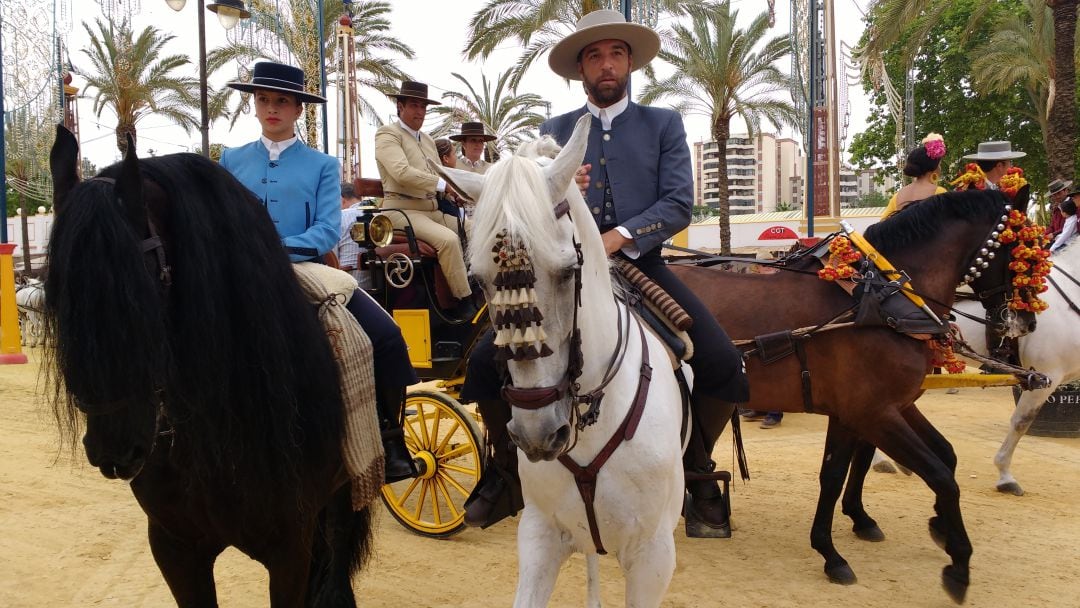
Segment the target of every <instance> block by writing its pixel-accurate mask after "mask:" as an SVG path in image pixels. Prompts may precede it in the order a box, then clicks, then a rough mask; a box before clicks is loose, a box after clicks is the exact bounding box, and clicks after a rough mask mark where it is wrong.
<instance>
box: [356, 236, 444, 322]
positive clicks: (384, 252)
mask: <svg viewBox="0 0 1080 608" xmlns="http://www.w3.org/2000/svg"><path fill="white" fill-rule="evenodd" d="M416 246H417V248H418V249H419V250H420V258H421V259H423V258H430V259H432V260H435V263H434V267H435V300H436V302H437V303H438V305H439V308H442V309H449V308H453V307H454V306H455V304H456V302H457V300H456V299H455V298H454V296H453V295H451V294H450V284H449V283H447V282H446V276H445V275H444V274H443V271H442V268H441V267H440V266H439V255H438V253H437V252H436V251H435V248H434V247H432V246H431V245H429V244H428V243H427V242H425V241H421V240H420V239H417V240H416ZM394 253H401V254H404V255H407V256H410V257H411V256H412V250H411V249H410V248H409V239H408V237H406V236H405V233H404V232H401V231H398V230H395V231H394V238H393V240H392V241H390V244H389V245H387V246H385V247H376V248H375V255H377V256H379V258H380V259H386V258H387V257H389V256H390V255H391V254H394ZM417 271H419V269H417ZM413 280H414V281H422V280H423V279H420V278H419V277H416V278H414V279H413ZM418 284H422V283H418Z"/></svg>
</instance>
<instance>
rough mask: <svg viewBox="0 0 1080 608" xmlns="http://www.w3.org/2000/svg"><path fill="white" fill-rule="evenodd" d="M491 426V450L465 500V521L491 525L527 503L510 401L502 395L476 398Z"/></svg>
mask: <svg viewBox="0 0 1080 608" xmlns="http://www.w3.org/2000/svg"><path fill="white" fill-rule="evenodd" d="M476 407H477V409H479V410H480V416H481V417H482V418H483V420H484V426H485V427H486V428H487V440H488V441H487V444H488V446H490V450H489V452H488V454H487V455H486V457H485V459H484V473H483V475H481V477H480V482H479V483H477V484H476V487H475V488H474V489H473V491H472V494H470V495H469V498H468V500H466V501H465V523H466V524H467V525H469V526H473V527H478V528H487V527H488V526H491V525H492V524H495V523H497V522H499V521H502V520H503V519H505V518H506V517H510V516H513V515H517V513H518V511H520V510H521V509H522V507H524V506H525V503H524V501H523V500H522V497H521V480H520V479H518V472H517V446H515V445H514V443H513V442H512V441H511V440H510V434H509V433H507V432H506V424H507V423H508V422H510V405H509V404H508V403H506V402H505V401H501V400H498V399H493V400H481V401H477V402H476Z"/></svg>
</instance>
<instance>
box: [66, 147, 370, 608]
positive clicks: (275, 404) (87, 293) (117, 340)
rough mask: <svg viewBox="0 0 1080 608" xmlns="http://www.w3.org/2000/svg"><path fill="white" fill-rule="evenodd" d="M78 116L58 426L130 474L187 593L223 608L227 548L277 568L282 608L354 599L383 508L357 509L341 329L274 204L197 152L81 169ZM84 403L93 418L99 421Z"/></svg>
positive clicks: (171, 574)
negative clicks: (327, 318)
mask: <svg viewBox="0 0 1080 608" xmlns="http://www.w3.org/2000/svg"><path fill="white" fill-rule="evenodd" d="M77 163H78V147H77V143H76V141H75V138H74V137H73V136H72V134H71V133H70V132H68V131H67V130H66V129H64V128H63V127H60V128H58V129H57V137H56V142H55V143H54V144H53V149H52V155H51V167H52V175H53V180H54V185H55V194H54V205H55V210H56V223H55V226H54V227H53V232H52V238H51V242H50V245H49V262H50V272H49V275H48V279H47V281H46V285H47V293H48V296H47V302H46V308H47V317H48V318H47V321H46V324H47V334H48V335H49V337H50V342H51V343H53V344H55V349H54V351H53V352H52V354H51V356H50V357H49V360H48V361H47V366H46V369H47V370H48V371H47V373H48V374H49V377H50V379H51V380H52V381H54V383H55V387H56V388H55V392H54V395H53V401H54V409H55V413H56V416H57V421H58V422H59V424H60V428H61V432H62V434H63V436H64V438H65V440H67V441H70V442H71V443H72V444H74V442H75V440H76V439H77V437H78V433H79V431H80V430H81V427H82V424H83V422H84V420H85V436H84V437H83V444H84V445H85V448H86V455H87V458H88V459H89V461H90V463H91V464H92V465H94V466H96V467H98V468H99V469H100V470H101V472H102V474H104V475H105V477H107V478H110V479H113V478H120V479H127V480H130V482H131V489H132V492H133V493H134V494H135V498H136V500H138V502H139V505H140V506H141V507H142V509H143V511H145V512H146V514H147V518H148V521H149V540H150V548H151V550H152V551H153V555H154V559H155V560H156V562H157V564H158V567H159V568H160V569H161V573H162V575H163V576H164V577H165V581H166V582H167V583H168V585H169V589H170V590H171V591H172V594H173V596H174V598H175V599H176V602H177V604H178V605H180V606H216V605H217V599H216V592H215V587H214V578H213V565H214V560H215V559H216V558H217V556H218V555H219V554H220V553H221V552H222V551H223V550H224V549H225V548H226V547H229V546H233V547H236V548H237V549H239V550H241V551H243V552H244V553H246V554H247V555H248V556H250V557H251V558H253V559H255V560H257V561H259V562H261V563H262V564H264V565H265V566H266V568H267V570H268V571H269V573H270V602H271V605H272V606H301V605H308V606H355V605H356V604H355V600H354V596H353V592H352V587H351V578H352V575H353V574H354V573H356V572H357V571H358V570H359V569H360V567H361V566H362V565H363V563H364V561H365V560H366V558H367V556H368V553H369V552H370V546H371V545H370V542H371V514H370V509H369V508H365V509H363V510H361V511H355V512H354V511H353V509H352V505H351V500H350V484H349V483H348V479H347V475H346V473H345V469H344V467H343V464H342V458H341V441H342V433H343V431H342V429H343V423H342V421H343V418H344V413H343V407H342V399H341V396H340V394H339V391H338V386H339V383H338V375H337V374H338V372H337V367H336V366H335V363H334V360H333V358H332V352H331V348H330V345H329V342H328V340H327V338H326V333H325V331H324V330H323V329H322V327H321V326H320V324H319V321H318V319H317V317H316V311H315V309H314V307H313V306H312V305H311V304H309V303H308V302H307V300H306V299H305V297H304V295H303V294H302V293H301V290H300V287H299V285H298V283H297V281H296V278H295V276H294V274H293V270H292V268H291V265H290V263H289V259H288V257H287V255H286V254H285V251H284V249H283V248H282V246H281V240H280V238H279V236H278V234H277V231H276V230H275V228H274V225H273V223H272V222H271V220H270V218H269V216H268V215H267V214H266V212H265V210H264V209H263V207H262V206H261V205H260V203H259V201H258V200H256V199H255V197H254V196H253V195H252V194H251V193H250V191H248V190H247V189H246V188H244V187H243V186H242V185H241V184H240V183H239V182H237V181H236V180H235V179H234V178H233V177H232V175H230V174H229V173H228V172H227V171H225V170H224V169H222V168H221V167H220V166H219V165H217V164H216V163H214V162H212V161H210V160H207V159H205V158H203V157H201V156H198V155H195V154H173V155H169V156H162V157H158V158H151V159H145V160H139V159H137V158H136V155H135V152H134V145H133V143H131V142H130V140H129V147H128V153H127V155H126V156H125V158H124V160H123V161H122V162H121V163H118V164H116V165H113V166H111V167H109V168H107V169H105V170H104V171H102V172H101V173H100V174H99V175H98V176H97V177H94V178H92V179H89V180H86V181H80V180H79V177H78V175H77V173H76V166H77ZM84 415H85V416H84Z"/></svg>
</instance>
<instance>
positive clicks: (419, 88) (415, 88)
mask: <svg viewBox="0 0 1080 608" xmlns="http://www.w3.org/2000/svg"><path fill="white" fill-rule="evenodd" d="M387 95H388V96H390V97H393V98H395V99H398V100H401V99H419V100H420V101H422V102H424V103H426V104H428V105H429V106H441V105H442V102H441V101H435V100H434V99H428V92H427V85H426V84H424V83H422V82H415V81H413V80H403V81H402V82H401V90H400V91H398V92H397V93H387Z"/></svg>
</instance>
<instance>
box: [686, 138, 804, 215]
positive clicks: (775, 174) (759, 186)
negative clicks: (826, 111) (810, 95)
mask: <svg viewBox="0 0 1080 608" xmlns="http://www.w3.org/2000/svg"><path fill="white" fill-rule="evenodd" d="M693 155H694V205H697V206H709V207H716V206H717V205H718V204H719V202H720V183H719V170H720V169H719V165H720V163H719V158H720V148H719V146H718V145H717V144H716V142H696V143H694V146H693ZM726 159H727V181H728V204H729V206H730V209H731V214H732V215H745V214H750V213H767V212H771V211H776V210H777V207H781V208H799V207H801V206H802V203H803V197H804V192H805V189H806V188H805V184H804V183H803V182H804V177H803V176H804V175H806V157H805V156H803V153H802V150H800V148H799V144H798V143H797V142H796V141H795V140H793V139H790V138H781V137H777V136H776V135H773V134H771V133H759V134H757V135H756V136H755V137H754V138H750V137H749V136H748V135H746V134H735V135H732V137H731V138H730V139H728V142H727V154H726Z"/></svg>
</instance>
